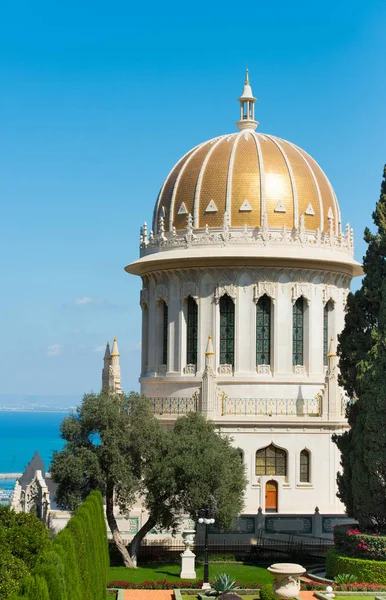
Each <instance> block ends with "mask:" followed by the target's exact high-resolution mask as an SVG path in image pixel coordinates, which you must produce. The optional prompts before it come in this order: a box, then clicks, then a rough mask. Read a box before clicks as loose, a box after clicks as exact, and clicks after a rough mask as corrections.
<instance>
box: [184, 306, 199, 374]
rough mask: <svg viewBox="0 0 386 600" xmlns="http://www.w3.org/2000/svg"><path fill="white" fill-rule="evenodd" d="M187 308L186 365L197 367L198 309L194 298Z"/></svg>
mask: <svg viewBox="0 0 386 600" xmlns="http://www.w3.org/2000/svg"><path fill="white" fill-rule="evenodd" d="M187 308H188V315H187V324H186V364H188V365H196V366H197V340H198V307H197V303H196V301H195V300H194V298H192V296H189V297H188V302H187Z"/></svg>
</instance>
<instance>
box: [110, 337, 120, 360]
mask: <svg viewBox="0 0 386 600" xmlns="http://www.w3.org/2000/svg"><path fill="white" fill-rule="evenodd" d="M111 356H119V349H118V342H117V338H116V337H115V338H114V342H113V347H112V349H111Z"/></svg>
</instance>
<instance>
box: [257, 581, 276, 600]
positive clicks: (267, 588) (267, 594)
mask: <svg viewBox="0 0 386 600" xmlns="http://www.w3.org/2000/svg"><path fill="white" fill-rule="evenodd" d="M260 600H277V596H276V595H275V593H274V591H273V589H272V583H266V584H265V585H262V586H261V588H260Z"/></svg>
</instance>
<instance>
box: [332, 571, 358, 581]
mask: <svg viewBox="0 0 386 600" xmlns="http://www.w3.org/2000/svg"><path fill="white" fill-rule="evenodd" d="M334 581H335V583H356V582H357V577H356V575H352V574H351V573H339V575H336V576H335V577H334Z"/></svg>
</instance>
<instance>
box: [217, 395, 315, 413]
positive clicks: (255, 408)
mask: <svg viewBox="0 0 386 600" xmlns="http://www.w3.org/2000/svg"><path fill="white" fill-rule="evenodd" d="M221 414H222V416H228V415H229V416H231V415H235V416H249V415H252V416H264V417H271V416H272V417H274V416H284V417H320V416H321V414H322V406H321V398H319V397H316V398H311V399H307V400H303V399H296V398H228V397H223V398H222V412H221Z"/></svg>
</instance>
